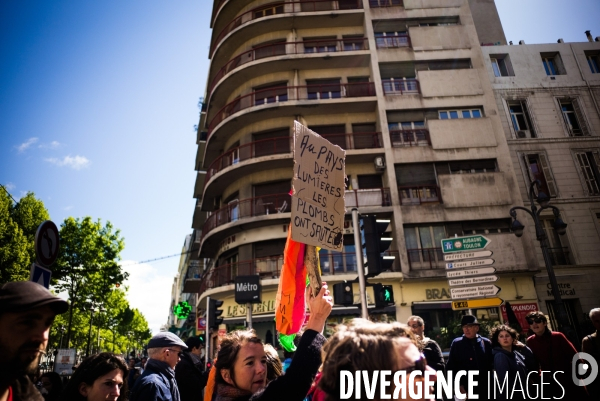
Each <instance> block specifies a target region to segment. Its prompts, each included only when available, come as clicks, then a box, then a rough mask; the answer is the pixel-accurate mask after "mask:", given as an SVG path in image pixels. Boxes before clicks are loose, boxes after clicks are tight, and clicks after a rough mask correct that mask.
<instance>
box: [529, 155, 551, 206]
mask: <svg viewBox="0 0 600 401" xmlns="http://www.w3.org/2000/svg"><path fill="white" fill-rule="evenodd" d="M523 161H524V163H525V167H526V173H527V180H526V181H525V185H526V187H527V189H529V183H531V182H533V181H535V180H540V182H541V185H540V189H541V191H542V192H544V193H545V194H546V195H548V196H551V197H556V196H557V195H558V191H557V189H556V184H555V181H554V176H553V175H552V172H551V171H550V165H549V164H548V160H547V158H546V155H545V154H544V153H527V154H524V155H523Z"/></svg>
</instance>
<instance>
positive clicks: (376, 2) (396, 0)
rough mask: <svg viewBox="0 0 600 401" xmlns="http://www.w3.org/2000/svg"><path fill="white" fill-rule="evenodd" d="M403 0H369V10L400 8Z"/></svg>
mask: <svg viewBox="0 0 600 401" xmlns="http://www.w3.org/2000/svg"><path fill="white" fill-rule="evenodd" d="M402 5H403V0H369V6H370V7H371V8H379V7H393V6H402Z"/></svg>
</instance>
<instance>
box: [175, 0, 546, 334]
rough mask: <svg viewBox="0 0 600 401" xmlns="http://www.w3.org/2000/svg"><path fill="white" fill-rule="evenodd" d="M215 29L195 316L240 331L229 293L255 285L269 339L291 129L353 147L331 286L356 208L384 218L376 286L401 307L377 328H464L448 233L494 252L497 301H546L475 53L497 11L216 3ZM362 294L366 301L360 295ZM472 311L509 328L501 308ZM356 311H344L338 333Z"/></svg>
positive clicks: (328, 266)
mask: <svg viewBox="0 0 600 401" xmlns="http://www.w3.org/2000/svg"><path fill="white" fill-rule="evenodd" d="M211 27H212V40H211V47H210V50H209V54H208V56H209V58H210V60H211V63H210V70H209V74H208V78H207V81H206V82H207V85H206V94H205V97H204V99H205V102H204V106H203V109H202V113H201V118H200V123H199V129H198V153H197V158H196V170H197V171H198V175H197V180H196V184H195V188H194V197H195V198H197V206H196V209H195V212H194V218H193V227H194V228H195V229H196V231H195V238H194V240H193V243H194V246H195V248H197V253H196V252H194V256H193V259H196V260H197V261H196V262H194V263H195V264H194V268H193V269H192V268H190V269H188V272H187V275H186V277H185V278H184V281H185V284H184V287H185V291H184V292H189V293H197V294H198V296H197V307H198V310H199V311H201V310H203V309H205V304H206V303H205V302H203V300H205V297H206V296H210V297H213V298H217V299H220V300H223V301H224V302H225V303H224V307H223V309H224V314H223V317H224V326H222V329H225V330H230V329H233V328H235V327H239V326H243V324H244V320H245V316H246V307H245V305H237V304H236V303H235V302H234V299H233V297H234V288H233V281H234V279H235V277H236V276H238V275H248V274H258V275H260V277H261V283H262V303H261V304H256V305H254V307H253V326H254V328H255V329H256V330H257V332H258V333H259V335H260V336H261V337H262V338H263V339H266V341H268V342H270V341H272V340H273V339H274V336H275V325H274V306H275V294H276V291H277V284H278V276H279V272H280V269H281V265H282V255H283V248H284V244H285V238H286V236H287V230H288V226H289V222H290V215H291V213H290V205H291V201H290V195H289V192H290V189H291V179H292V174H293V172H292V166H293V158H292V153H291V149H292V146H291V143H290V141H291V134H292V132H291V130H292V126H293V121H294V120H298V121H300V122H301V123H302V124H304V125H306V126H308V127H309V128H311V129H312V130H313V131H315V132H317V133H318V134H320V135H322V136H323V137H325V138H327V139H328V140H329V141H331V142H332V143H335V144H337V145H339V146H340V147H342V148H343V149H345V150H346V174H347V177H348V181H347V189H346V196H345V199H346V208H347V215H346V225H345V231H344V250H343V252H341V253H337V252H330V251H326V250H323V251H321V253H320V262H321V268H322V274H323V279H324V280H325V281H327V282H328V283H330V284H335V283H336V282H340V281H342V280H348V281H351V280H354V279H356V277H357V274H356V256H355V248H354V240H353V230H352V224H351V214H350V212H351V209H352V208H354V207H356V208H358V210H359V213H361V214H376V215H377V217H378V218H386V219H389V220H390V221H391V223H390V225H389V227H388V229H387V230H388V231H389V232H391V233H392V237H393V243H392V246H391V247H390V250H389V251H387V252H389V253H390V254H392V255H394V256H396V260H395V263H394V265H393V267H392V269H391V270H390V271H388V272H385V273H382V274H381V275H379V276H377V277H375V278H371V279H369V282H370V283H382V284H388V285H392V286H393V289H394V297H395V305H394V306H390V307H387V308H385V309H383V310H377V311H373V314H372V318H373V319H375V320H386V319H387V320H390V319H391V320H400V321H405V320H406V318H407V317H408V316H410V315H412V314H419V315H421V316H423V318H424V319H425V320H426V321H427V322H428V328H430V329H439V328H442V327H445V326H447V325H448V323H449V322H450V321H451V320H452V319H453V318H455V314H456V313H458V312H454V313H453V311H452V309H451V305H450V295H449V287H448V282H447V280H446V275H445V271H446V266H445V262H444V260H443V255H442V251H441V248H440V240H441V239H443V238H449V237H454V236H455V235H458V236H463V235H470V234H484V235H485V236H486V237H488V238H489V239H491V240H492V242H491V244H490V246H489V247H488V248H487V249H490V250H492V251H493V258H494V267H495V268H496V270H497V272H498V274H499V276H500V280H499V281H498V283H497V284H498V286H499V287H501V288H502V294H501V296H502V298H503V299H506V300H511V301H513V300H516V302H517V303H526V302H530V303H536V302H537V297H536V294H535V287H534V284H533V281H532V279H531V277H532V274H533V273H534V272H536V271H538V270H539V266H538V263H537V259H536V256H535V253H534V252H532V251H530V250H531V249H532V247H533V242H532V239H533V238H532V236H528V235H527V234H526V235H525V236H524V238H521V239H518V238H516V237H515V236H514V235H513V234H512V233H511V232H510V229H509V227H510V218H509V214H508V210H509V209H510V208H511V207H513V206H516V205H519V204H521V196H520V193H519V191H518V190H517V189H516V188H517V178H516V176H515V172H514V170H513V165H512V162H511V157H510V153H509V148H508V145H507V141H506V138H505V134H504V131H503V126H502V121H501V119H500V116H499V113H498V105H497V103H496V100H495V96H494V91H493V88H492V85H491V83H490V79H489V77H488V71H487V69H486V64H485V60H484V56H483V53H482V48H481V45H482V44H496V45H505V44H506V39H505V37H504V33H503V31H502V27H501V25H500V20H499V18H498V15H497V12H496V8H495V5H494V2H493V1H479V0H478V1H474V0H472V1H469V0H336V1H324V0H315V1H276V2H273V1H268V0H216V1H214V5H213V10H212V19H211ZM195 248H194V249H195ZM527 249H529V250H527ZM367 293H368V298H369V301H370V302H371V300H372V299H373V294H372V290H371V289H368V290H367ZM354 294H355V300H356V302H358V285H357V284H355V285H354ZM199 313H201V312H199ZM474 313H477V315H478V317H482V316H483V317H489V318H492V319H500V320H501V316H502V314H501V311H500V309H499V308H486V309H480V310H474ZM358 314H359V309H358V308H356V307H339V306H336V307H335V308H334V311H333V313H332V316H331V319H330V320H331V326H333V325H335V324H336V323H337V322H340V321H341V320H342V319H343V318H344V317H350V316H358Z"/></svg>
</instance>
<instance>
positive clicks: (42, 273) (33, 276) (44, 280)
mask: <svg viewBox="0 0 600 401" xmlns="http://www.w3.org/2000/svg"><path fill="white" fill-rule="evenodd" d="M50 277H52V271H50V270H48V269H46V268H45V267H42V266H40V265H38V264H37V263H33V264H32V265H31V271H30V273H29V281H33V282H34V283H38V284H39V285H41V286H44V287H46V288H48V289H50Z"/></svg>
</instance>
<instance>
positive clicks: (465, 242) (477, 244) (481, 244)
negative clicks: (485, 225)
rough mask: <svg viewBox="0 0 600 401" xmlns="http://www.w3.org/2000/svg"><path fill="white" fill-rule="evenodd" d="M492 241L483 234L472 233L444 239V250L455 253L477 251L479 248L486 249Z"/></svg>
mask: <svg viewBox="0 0 600 401" xmlns="http://www.w3.org/2000/svg"><path fill="white" fill-rule="evenodd" d="M490 242H492V240H491V239H489V238H487V237H484V236H483V235H470V236H468V237H457V238H448V239H443V240H442V252H444V253H453V252H464V251H476V250H479V249H484V248H485V247H486V246H488V244H489V243H490Z"/></svg>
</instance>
